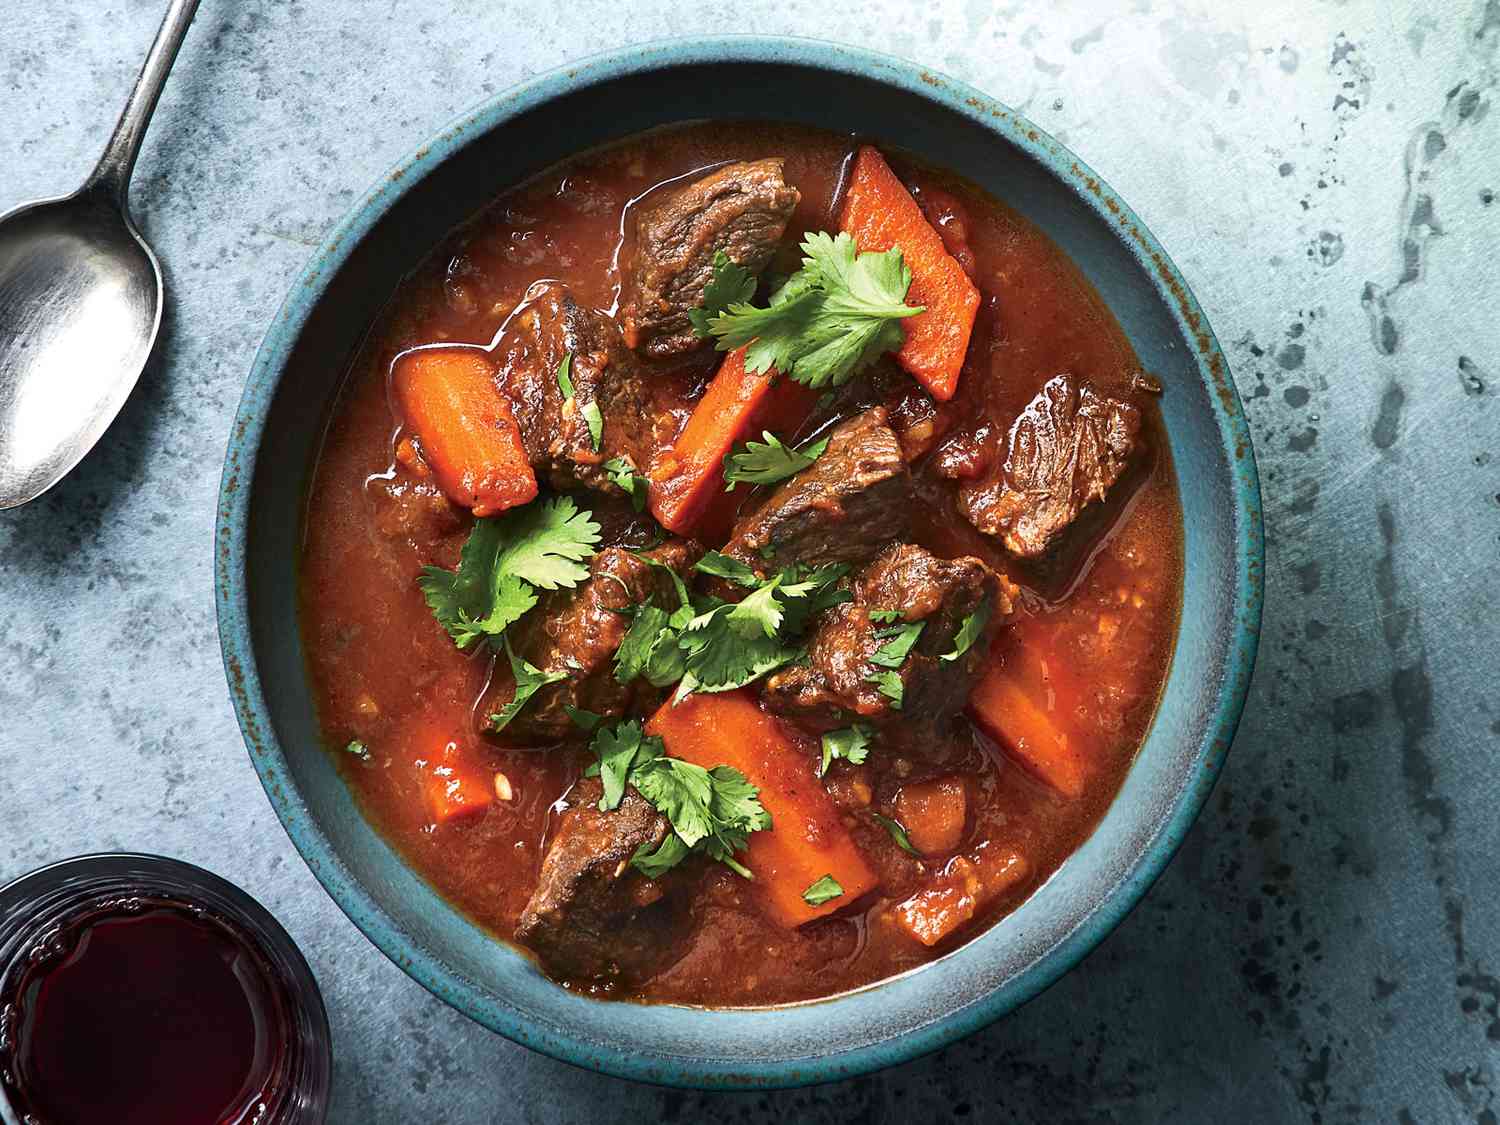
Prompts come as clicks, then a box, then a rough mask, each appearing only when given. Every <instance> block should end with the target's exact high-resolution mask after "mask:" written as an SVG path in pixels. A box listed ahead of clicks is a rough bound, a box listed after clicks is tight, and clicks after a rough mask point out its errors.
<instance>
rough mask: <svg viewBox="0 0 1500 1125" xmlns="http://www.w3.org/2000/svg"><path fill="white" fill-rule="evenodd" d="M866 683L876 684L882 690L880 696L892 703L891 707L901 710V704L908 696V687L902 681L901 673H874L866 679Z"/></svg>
mask: <svg viewBox="0 0 1500 1125" xmlns="http://www.w3.org/2000/svg"><path fill="white" fill-rule="evenodd" d="M865 683H867V684H874V685H875V686H876V687H878V688H879V689H880V694H881V695H883V696H885V697H886V698H887V699H889V700H890V701H891V707H893V708H894V709H895V710H897V711H899V710H901V704H902V701H903V700H904V698H905V696H906V685H905V684H904V683H903V682H902V680H901V673H900V672H896V671H887V672H873V673H871V674H870V675H868V676H866V677H865Z"/></svg>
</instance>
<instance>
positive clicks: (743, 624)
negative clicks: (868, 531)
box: [615, 551, 851, 699]
mask: <svg viewBox="0 0 1500 1125" xmlns="http://www.w3.org/2000/svg"><path fill="white" fill-rule="evenodd" d="M637 557H638V558H641V559H644V560H645V561H647V562H651V563H653V565H662V564H660V563H657V562H656V560H653V559H650V558H649V557H648V556H645V555H639V556H637ZM666 569H667V570H668V572H669V573H670V574H671V575H672V580H673V583H674V588H675V591H676V598H677V605H676V606H675V607H670V608H669V607H666V606H659V605H657V604H655V601H654V600H650V599H648V600H647V601H646V602H645V603H643V604H641V605H636V606H633V607H631V608H630V609H629V610H628V611H626V612H628V613H629V614H630V616H631V624H630V628H629V629H628V630H627V631H626V634H625V638H624V640H623V641H622V642H621V644H620V647H619V650H618V651H617V653H616V656H615V678H616V679H617V680H619V681H620V682H621V683H630V682H631V681H632V680H635V679H636V678H638V677H639V678H644V679H645V680H647V681H648V682H649V683H651V684H654V685H655V686H657V687H667V686H669V685H671V684H674V683H675V684H677V685H678V687H677V692H676V696H675V698H677V699H682V698H683V697H685V696H687V695H691V694H692V693H693V692H720V691H730V690H732V689H734V688H739V687H744V686H745V685H747V684H750V683H753V682H755V681H756V680H758V679H760V678H761V677H762V676H765V675H767V674H769V673H770V672H774V671H775V670H776V669H778V668H781V667H784V666H785V665H787V664H790V663H792V662H793V661H795V660H798V659H800V658H801V657H802V655H803V649H802V647H801V644H800V641H801V638H802V634H803V633H804V631H805V630H806V628H807V625H808V622H809V621H810V620H811V619H812V617H813V615H814V614H816V613H818V612H819V611H820V610H822V609H826V608H827V607H828V606H831V605H836V604H837V603H839V602H842V601H848V600H849V598H850V596H851V595H850V594H849V592H848V591H846V590H840V589H837V588H836V583H837V582H838V580H839V579H840V578H842V577H843V575H844V573H845V571H846V570H847V569H848V568H847V567H844V566H837V565H834V566H822V567H816V568H808V567H805V566H790V567H787V568H785V569H784V570H781V571H779V572H778V573H776V574H774V575H772V576H771V577H769V578H761V577H760V576H759V575H758V574H756V573H755V571H753V570H751V569H750V568H749V567H748V566H746V565H745V564H744V563H742V562H739V561H738V560H737V559H731V558H729V557H728V556H727V555H722V554H719V553H718V552H717V551H710V552H708V553H707V554H706V555H704V556H703V558H702V559H700V560H699V561H698V563H697V564H696V569H697V570H698V572H699V573H701V574H710V575H714V576H717V577H719V578H723V579H725V580H726V581H728V582H730V583H732V584H734V585H736V586H738V587H740V588H741V589H744V590H747V591H748V593H746V595H745V596H744V597H743V598H742V599H741V600H739V601H727V600H725V599H723V598H720V597H717V596H715V595H711V594H701V595H697V596H694V595H692V594H691V593H689V591H688V588H687V584H686V583H684V582H683V580H682V577H681V576H680V575H678V574H677V572H676V571H673V570H671V568H670V567H668V568H666Z"/></svg>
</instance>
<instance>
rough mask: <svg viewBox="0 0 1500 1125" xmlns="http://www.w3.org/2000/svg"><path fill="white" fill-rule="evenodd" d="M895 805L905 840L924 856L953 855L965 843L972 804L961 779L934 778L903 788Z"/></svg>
mask: <svg viewBox="0 0 1500 1125" xmlns="http://www.w3.org/2000/svg"><path fill="white" fill-rule="evenodd" d="M894 805H895V812H896V819H897V820H898V821H900V822H901V827H902V828H904V829H906V838H907V839H908V840H910V841H911V843H912V846H913V847H915V848H916V849H917V851H919V852H921V853H922V854H923V855H942V854H944V853H945V852H951V851H952V850H953V849H954V848H956V847H958V843H959V841H960V840H962V839H963V835H964V823H965V821H967V820H968V815H969V800H968V793H967V791H966V790H965V788H964V779H963V778H961V777H957V776H954V777H934V778H931V779H929V780H927V781H917V782H913V783H911V784H909V785H903V786H902V787H901V789H900V791H899V792H897V794H896V800H895V802H894Z"/></svg>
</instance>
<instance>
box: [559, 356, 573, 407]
mask: <svg viewBox="0 0 1500 1125" xmlns="http://www.w3.org/2000/svg"><path fill="white" fill-rule="evenodd" d="M572 373H573V353H572V352H569V353H568V354H567V355H565V356H563V357H562V362H561V363H559V364H558V365H557V389H558V390H560V391H561V392H562V396H563V401H564V402H566V401H567V400H568V399H570V398H572V397H573V374H572Z"/></svg>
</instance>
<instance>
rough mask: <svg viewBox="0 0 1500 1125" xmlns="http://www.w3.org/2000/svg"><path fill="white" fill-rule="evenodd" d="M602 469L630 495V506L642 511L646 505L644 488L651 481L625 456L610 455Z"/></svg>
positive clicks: (645, 488)
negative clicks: (637, 470) (636, 469)
mask: <svg viewBox="0 0 1500 1125" xmlns="http://www.w3.org/2000/svg"><path fill="white" fill-rule="evenodd" d="M604 471H605V472H606V473H608V474H609V479H610V480H611V481H613V482H614V483H615V484H616V485H618V486H619V488H620V489H621V490H622V491H623V492H624V493H625V495H626V496H629V497H630V506H631V507H633V508H634V509H635V510H636V511H637V512H640V511H644V510H645V507H646V490H647V488H648V487H649V486H650V484H651V482H650V481H648V480H647V479H646V478H645V477H643V476H641V474H640V473H638V472H636V471H635V466H634V465H632V464H631V463H630V459H629V458H627V457H611V458H610V459H609V460H608V461H606V462H604Z"/></svg>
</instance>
